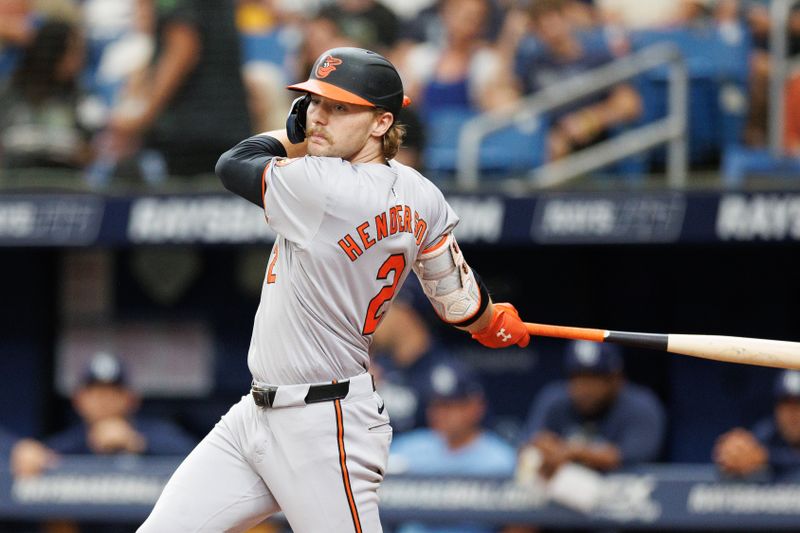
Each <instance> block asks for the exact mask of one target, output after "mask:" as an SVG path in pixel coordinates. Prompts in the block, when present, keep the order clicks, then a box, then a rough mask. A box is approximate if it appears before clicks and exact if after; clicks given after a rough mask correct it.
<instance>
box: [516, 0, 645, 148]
mask: <svg viewBox="0 0 800 533" xmlns="http://www.w3.org/2000/svg"><path fill="white" fill-rule="evenodd" d="M564 5H565V2H564V1H563V0H538V1H537V2H534V3H533V4H532V5H531V7H530V9H529V11H528V14H529V17H530V28H531V30H532V34H530V35H526V36H523V37H522V39H521V41H520V42H519V46H518V49H517V52H516V58H515V70H516V73H517V76H518V77H519V79H520V81H521V83H522V86H523V89H524V92H525V93H534V92H537V91H539V90H541V89H542V88H544V87H547V86H550V85H553V84H555V83H558V82H561V81H564V80H566V79H568V78H570V77H573V76H575V75H576V74H580V73H583V72H586V71H588V70H591V69H594V68H596V67H599V66H601V65H603V64H604V63H607V62H609V61H611V60H612V59H614V57H615V55H616V54H619V53H623V52H624V51H626V47H625V45H624V43H620V42H618V41H617V40H612V39H610V37H609V36H608V35H606V34H605V33H597V32H595V33H578V32H577V28H576V26H575V24H574V23H573V22H572V21H571V19H570V18H569V17H567V16H566V14H565V13H564ZM641 114H642V100H641V97H640V95H639V93H638V92H637V91H636V89H634V88H633V87H632V86H631V85H628V84H621V85H617V86H615V87H614V88H612V89H610V90H609V91H607V92H605V93H601V94H599V95H598V96H595V97H592V98H588V99H584V100H582V101H581V102H579V103H577V104H574V105H571V106H569V107H565V108H562V111H560V112H559V113H557V114H556V115H555V116H554V117H552V121H553V125H552V126H551V130H550V134H549V137H548V151H549V157H550V159H558V158H560V157H563V156H565V155H567V154H569V153H570V152H572V151H574V150H576V149H579V148H582V147H585V146H588V145H589V144H591V143H592V142H595V141H597V140H599V139H600V138H601V137H602V136H604V135H608V134H609V133H610V132H611V131H612V130H613V129H615V128H617V127H621V126H624V125H627V124H629V123H631V122H633V121H635V120H636V119H637V118H639V116H640V115H641Z"/></svg>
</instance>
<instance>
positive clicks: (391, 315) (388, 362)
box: [371, 280, 453, 433]
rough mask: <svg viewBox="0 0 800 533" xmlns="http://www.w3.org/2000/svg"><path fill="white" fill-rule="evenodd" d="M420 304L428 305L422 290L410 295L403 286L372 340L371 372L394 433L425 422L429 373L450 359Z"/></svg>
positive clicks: (429, 380)
mask: <svg viewBox="0 0 800 533" xmlns="http://www.w3.org/2000/svg"><path fill="white" fill-rule="evenodd" d="M412 282H413V280H409V281H408V282H407V285H408V284H410V283H412ZM420 306H427V307H428V308H430V303H429V302H428V300H427V298H425V296H424V294H422V289H421V288H420V289H419V291H418V293H413V294H412V290H411V289H410V288H408V287H404V288H403V290H402V291H401V292H400V294H398V295H397V297H396V298H395V301H394V302H393V303H392V307H391V308H390V309H389V311H387V312H386V316H384V318H383V321H381V324H380V326H378V329H377V330H376V331H375V334H374V336H373V339H372V347H371V350H372V354H373V355H372V358H373V365H372V372H373V374H374V375H375V376H376V384H377V389H378V392H379V393H380V395H381V397H382V398H383V400H384V402H385V403H386V408H387V409H388V411H389V416H390V417H391V420H392V428H393V429H394V431H395V432H396V433H399V432H402V431H408V430H410V429H413V428H416V427H420V426H423V425H425V408H426V403H425V401H426V399H427V398H428V397H429V395H430V384H431V376H432V375H433V372H434V370H435V369H436V368H437V367H439V366H440V365H443V364H446V363H448V362H449V361H452V359H453V358H452V356H451V355H450V354H449V353H448V352H447V351H446V350H444V349H443V347H442V346H441V345H440V344H439V343H438V342H437V341H436V340H435V339H434V338H433V336H432V334H431V331H430V330H429V329H428V326H427V324H426V323H425V321H424V319H423V317H422V316H421V314H420V310H419V307H420ZM431 314H432V313H431Z"/></svg>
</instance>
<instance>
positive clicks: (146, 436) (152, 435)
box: [14, 352, 195, 475]
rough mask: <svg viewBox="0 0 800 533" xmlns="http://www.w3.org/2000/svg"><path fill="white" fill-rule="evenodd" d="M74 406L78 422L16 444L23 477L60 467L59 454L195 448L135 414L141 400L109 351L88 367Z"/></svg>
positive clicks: (161, 423) (175, 430)
mask: <svg viewBox="0 0 800 533" xmlns="http://www.w3.org/2000/svg"><path fill="white" fill-rule="evenodd" d="M72 406H73V408H74V410H75V412H76V413H77V415H78V417H79V418H80V422H78V423H76V424H74V425H72V426H70V427H68V428H67V429H65V430H63V431H61V432H59V433H56V434H54V435H52V436H50V437H47V438H46V439H44V441H43V442H41V443H40V442H38V441H34V440H31V439H24V441H22V442H21V443H20V444H18V445H17V447H16V449H15V453H16V454H17V456H18V457H17V460H16V462H15V463H14V466H15V468H16V469H17V471H18V472H19V473H20V474H21V475H35V474H38V473H40V472H41V471H42V470H44V469H46V468H49V467H52V466H56V465H57V463H58V455H108V454H122V453H128V454H136V455H185V454H187V453H189V451H191V449H192V448H193V447H194V445H195V440H194V438H192V437H191V436H190V435H189V434H188V433H187V432H185V431H184V430H183V429H181V428H180V427H179V426H177V425H176V424H174V423H172V422H170V421H167V420H163V419H160V418H154V417H145V416H139V415H137V414H136V413H137V411H138V410H139V406H140V398H139V395H138V394H137V393H136V392H135V391H134V390H133V389H132V388H131V387H130V386H129V385H128V381H127V375H126V370H125V368H124V367H123V364H122V362H121V361H120V360H119V359H118V358H117V357H115V356H114V355H112V354H110V353H107V352H100V353H98V354H96V355H95V356H93V357H92V359H91V360H90V361H89V363H88V364H87V365H86V368H85V369H84V371H83V372H82V375H81V377H80V379H79V384H78V386H77V388H76V389H75V391H74V392H73V394H72Z"/></svg>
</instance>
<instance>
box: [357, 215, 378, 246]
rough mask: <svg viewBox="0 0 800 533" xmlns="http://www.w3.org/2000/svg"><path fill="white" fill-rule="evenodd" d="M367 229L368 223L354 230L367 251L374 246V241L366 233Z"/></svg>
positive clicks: (363, 223)
mask: <svg viewBox="0 0 800 533" xmlns="http://www.w3.org/2000/svg"><path fill="white" fill-rule="evenodd" d="M368 227H369V221H367V222H362V223H361V225H359V226H358V227H357V228H356V231H357V232H358V236H359V237H361V243H362V244H363V245H364V249H365V250H369V249H370V248H372V246H373V245H374V244H375V239H371V238H370V236H369V234H368V233H367V231H366V230H367V228H368Z"/></svg>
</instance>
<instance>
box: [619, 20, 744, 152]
mask: <svg viewBox="0 0 800 533" xmlns="http://www.w3.org/2000/svg"><path fill="white" fill-rule="evenodd" d="M631 42H632V45H633V48H634V49H635V50H641V49H643V48H646V47H648V46H651V45H653V44H656V43H661V42H670V43H673V44H675V45H676V46H677V47H678V48H679V49H680V51H681V52H682V53H683V55H684V58H685V60H686V64H687V67H688V70H689V83H690V86H689V157H690V161H691V162H692V163H704V162H709V161H713V160H714V159H716V158H717V157H718V156H719V153H720V151H721V150H722V148H723V147H724V146H726V145H727V144H730V143H731V142H736V141H738V139H739V137H740V134H741V129H742V126H743V124H744V116H745V113H746V97H745V94H746V90H747V89H746V83H747V75H748V69H749V53H750V49H751V39H750V36H749V34H748V33H747V32H746V31H745V29H744V28H743V27H739V28H732V29H731V28H729V29H728V30H725V31H723V30H720V29H718V28H705V29H686V28H682V29H672V30H658V31H642V32H636V33H634V34H633V35H632V36H631ZM667 72H668V71H667V68H666V67H662V68H658V69H655V70H653V71H651V72H649V73H646V74H645V75H643V76H641V77H640V79H639V80H638V81H637V85H638V87H639V89H640V91H641V93H642V97H643V99H644V104H645V105H644V107H645V121H650V120H654V119H658V118H662V117H664V116H665V115H666V112H667V101H668V96H667ZM654 157H655V159H656V160H663V158H664V151H663V150H658V151H657V152H656V154H655V156H654Z"/></svg>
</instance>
